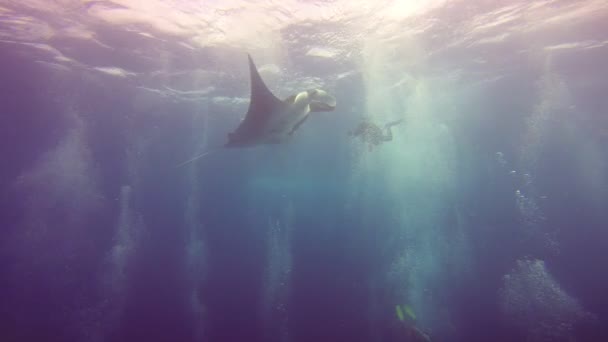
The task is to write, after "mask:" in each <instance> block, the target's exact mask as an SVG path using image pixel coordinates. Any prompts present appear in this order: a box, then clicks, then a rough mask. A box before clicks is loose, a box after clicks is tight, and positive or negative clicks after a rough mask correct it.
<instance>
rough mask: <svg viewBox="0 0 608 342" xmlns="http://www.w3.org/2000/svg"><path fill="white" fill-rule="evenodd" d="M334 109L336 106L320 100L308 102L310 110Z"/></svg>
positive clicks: (324, 110) (323, 110) (326, 110)
mask: <svg viewBox="0 0 608 342" xmlns="http://www.w3.org/2000/svg"><path fill="white" fill-rule="evenodd" d="M334 109H336V106H335V105H331V104H329V103H325V102H320V101H313V102H311V103H310V110H311V111H312V112H331V111H333V110H334Z"/></svg>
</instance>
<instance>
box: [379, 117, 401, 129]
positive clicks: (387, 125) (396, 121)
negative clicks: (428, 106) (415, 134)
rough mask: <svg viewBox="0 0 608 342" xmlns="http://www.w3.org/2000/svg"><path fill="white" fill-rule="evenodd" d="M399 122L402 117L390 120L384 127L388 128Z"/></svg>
mask: <svg viewBox="0 0 608 342" xmlns="http://www.w3.org/2000/svg"><path fill="white" fill-rule="evenodd" d="M401 122H403V119H399V120H395V121H391V122H389V123H387V124H386V125H384V128H390V127H392V126H395V125H398V124H400V123H401Z"/></svg>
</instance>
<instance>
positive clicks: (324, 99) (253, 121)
mask: <svg viewBox="0 0 608 342" xmlns="http://www.w3.org/2000/svg"><path fill="white" fill-rule="evenodd" d="M247 58H248V60H249V75H250V82H251V96H250V101H249V109H248V110H247V114H246V115H245V118H244V119H243V121H241V123H240V124H239V126H238V127H237V128H236V130H235V131H234V132H232V133H228V142H227V143H226V144H225V145H224V146H223V147H224V148H243V147H253V146H259V145H267V144H281V143H284V142H286V141H288V140H289V139H290V138H291V137H292V136H293V134H294V133H295V132H296V131H297V130H298V128H300V126H301V125H302V124H303V123H304V122H305V121H306V119H308V117H309V115H310V113H313V112H329V111H333V110H334V109H335V108H336V99H335V98H334V97H333V96H331V95H329V94H328V93H327V92H325V91H324V90H321V89H310V90H305V91H302V92H299V93H297V94H294V95H291V96H289V97H288V98H286V99H285V100H280V99H278V98H277V97H276V96H275V95H274V94H273V93H272V92H271V91H270V89H268V87H267V86H266V84H265V83H264V81H263V80H262V77H261V76H260V73H259V72H258V69H257V68H256V66H255V64H254V63H253V59H251V55H249V54H247ZM214 151H215V150H213V151H207V152H205V153H202V154H200V155H198V156H196V157H194V158H192V159H190V160H187V161H185V162H183V163H181V164H179V165H178V166H182V165H186V164H189V163H191V162H193V161H195V160H197V159H199V158H202V157H204V156H206V155H208V154H209V153H211V152H214Z"/></svg>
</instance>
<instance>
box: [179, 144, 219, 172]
mask: <svg viewBox="0 0 608 342" xmlns="http://www.w3.org/2000/svg"><path fill="white" fill-rule="evenodd" d="M216 151H217V149H216V150H211V151H205V152H203V153H201V154H199V155H197V156H194V157H192V158H190V159H188V160H186V161H185V162H183V163H179V164H177V165H175V167H176V168H179V167H182V166H185V165H188V164H190V163H192V162H194V161H197V160H199V159H201V158H203V157H205V156H208V155H209V154H211V153H213V152H216Z"/></svg>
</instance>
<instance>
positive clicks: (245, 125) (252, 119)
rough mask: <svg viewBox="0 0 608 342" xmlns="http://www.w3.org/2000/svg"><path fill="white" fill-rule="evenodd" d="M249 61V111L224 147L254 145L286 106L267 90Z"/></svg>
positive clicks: (251, 61) (249, 57)
mask: <svg viewBox="0 0 608 342" xmlns="http://www.w3.org/2000/svg"><path fill="white" fill-rule="evenodd" d="M247 57H248V59H249V73H250V78H251V97H250V102H249V109H248V110H247V114H246V115H245V119H243V121H242V122H241V123H240V125H239V126H238V127H237V128H236V130H235V131H234V132H233V133H230V134H228V143H227V144H226V145H225V146H226V147H238V146H247V145H252V144H255V142H256V141H257V140H258V139H259V138H261V137H262V136H263V135H264V134H265V129H266V127H267V125H268V122H269V121H270V120H271V119H272V118H273V117H274V116H275V115H280V113H282V112H283V111H284V110H285V108H286V107H287V106H288V104H287V103H285V102H283V101H281V100H279V99H278V98H277V97H276V96H274V94H273V93H272V92H271V91H270V90H269V89H268V87H267V86H266V84H265V83H264V81H263V80H262V77H261V76H260V73H259V72H258V69H257V68H256V66H255V64H254V63H253V60H252V59H251V56H250V55H249V54H248V55H247Z"/></svg>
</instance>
